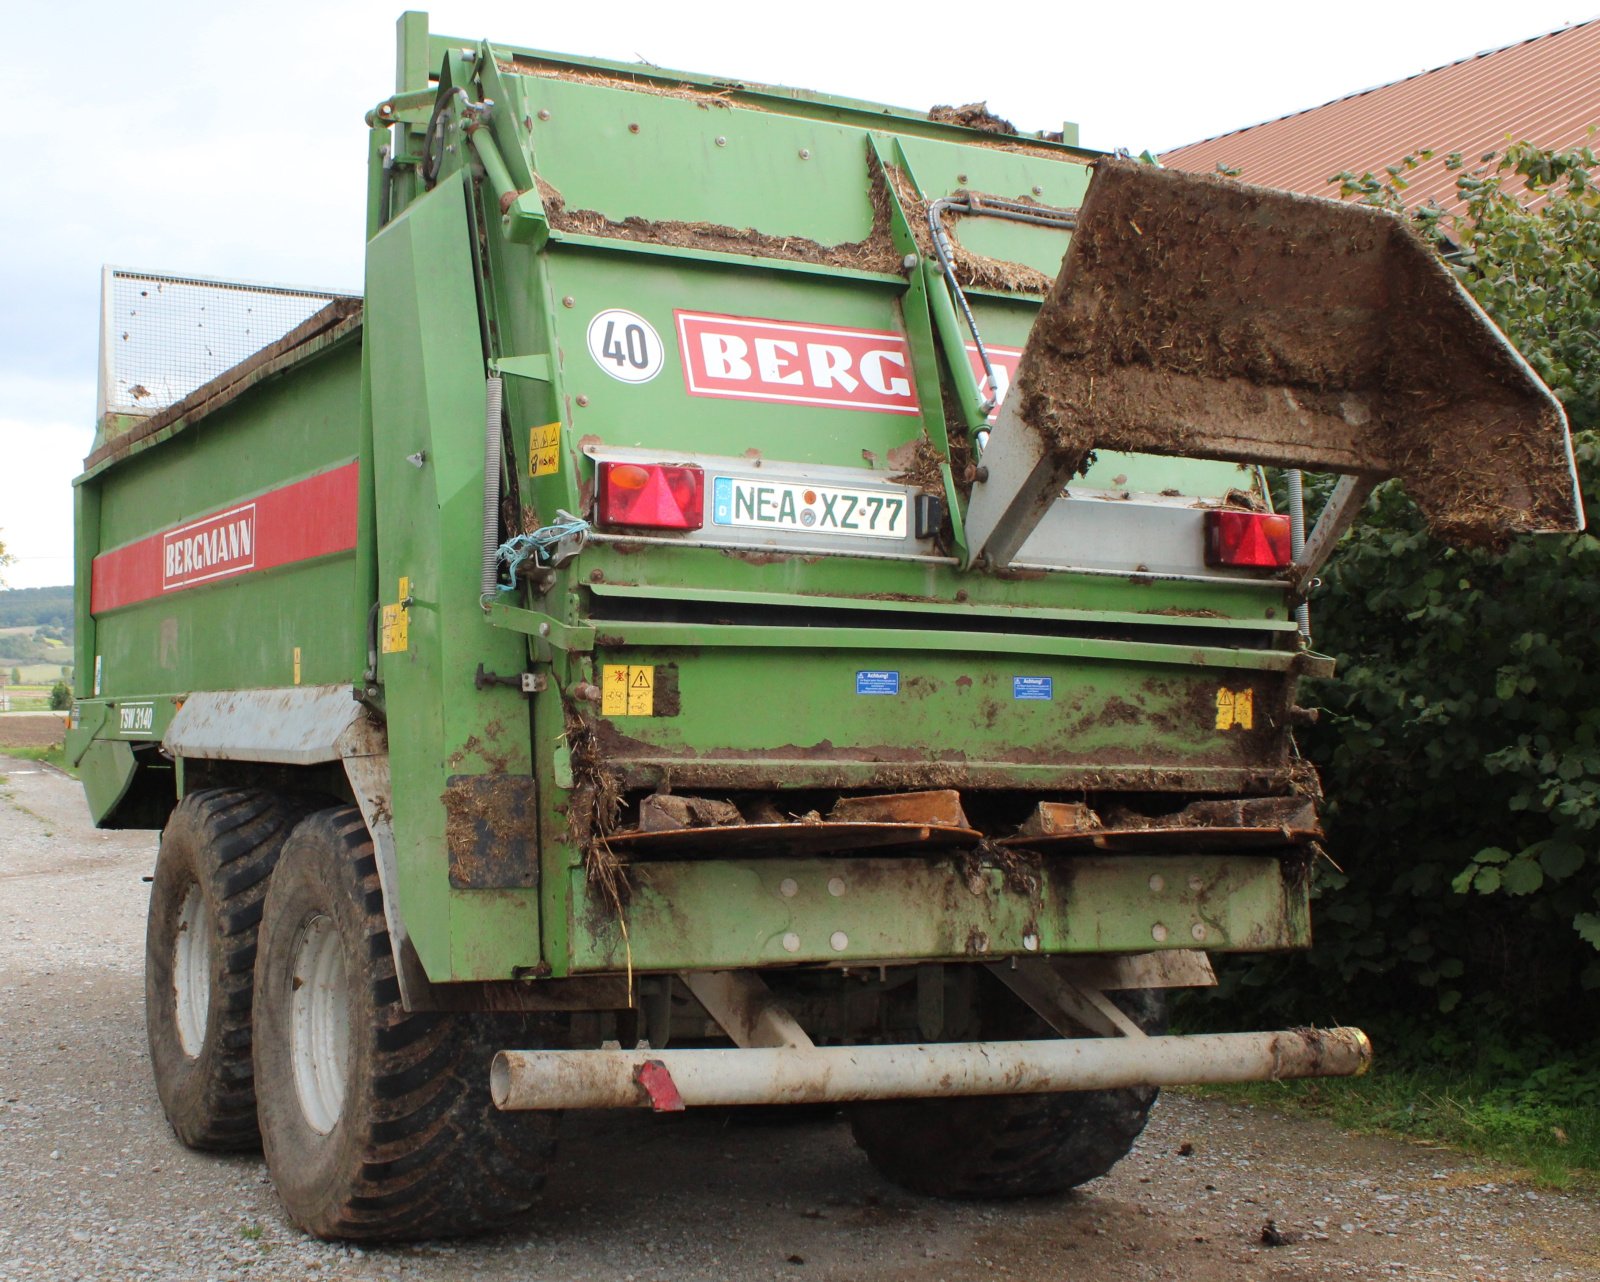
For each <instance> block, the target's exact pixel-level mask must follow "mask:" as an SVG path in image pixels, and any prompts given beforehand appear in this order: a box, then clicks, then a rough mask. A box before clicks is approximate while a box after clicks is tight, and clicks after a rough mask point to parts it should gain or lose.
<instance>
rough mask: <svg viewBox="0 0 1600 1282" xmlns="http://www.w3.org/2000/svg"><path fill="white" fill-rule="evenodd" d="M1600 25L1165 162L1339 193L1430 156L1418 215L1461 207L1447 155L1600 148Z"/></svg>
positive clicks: (1417, 190) (1416, 192) (1175, 154)
mask: <svg viewBox="0 0 1600 1282" xmlns="http://www.w3.org/2000/svg"><path fill="white" fill-rule="evenodd" d="M1595 126H1600V18H1597V19H1594V20H1593V21H1590V22H1582V23H1578V24H1576V25H1574V26H1570V27H1563V28H1562V29H1561V30H1560V31H1554V32H1551V33H1549V34H1548V35H1542V36H1536V37H1534V38H1533V39H1531V40H1524V41H1522V42H1520V43H1519V44H1514V45H1507V46H1506V47H1505V48H1503V49H1492V50H1490V51H1488V52H1486V53H1480V54H1476V55H1474V56H1473V57H1470V58H1463V59H1461V60H1460V61H1459V62H1452V63H1450V64H1449V65H1447V66H1443V67H1438V68H1436V69H1434V70H1432V71H1424V72H1421V73H1419V74H1417V75H1415V76H1411V77H1408V78H1407V79H1405V80H1397V81H1395V82H1394V83H1393V84H1387V85H1380V86H1378V87H1377V88H1375V89H1367V90H1363V91H1362V92H1361V93H1355V94H1351V95H1349V96H1348V97H1345V98H1337V99H1335V100H1334V101H1333V102H1330V103H1326V104H1324V105H1323V106H1320V107H1312V108H1309V109H1308V110H1306V111H1300V112H1296V113H1295V114H1294V115H1291V116H1283V117H1281V118H1280V119H1277V120H1269V121H1267V122H1266V123H1264V124H1259V125H1251V126H1250V127H1249V128H1246V129H1236V130H1234V131H1233V132H1232V133H1227V134H1222V135H1221V136H1219V137H1216V138H1207V139H1205V140H1204V141H1203V142H1194V143H1189V144H1188V145H1187V146H1183V147H1177V148H1174V149H1173V150H1172V151H1169V152H1167V153H1165V154H1164V155H1163V156H1162V157H1161V161H1162V163H1163V164H1165V165H1167V166H1169V167H1171V168H1174V169H1187V170H1189V171H1191V172H1196V173H1210V172H1213V171H1214V170H1215V169H1216V168H1217V167H1218V166H1219V165H1221V166H1224V167H1226V168H1228V169H1237V170H1239V171H1240V172H1239V177H1240V178H1241V179H1243V180H1244V181H1245V182H1251V183H1259V184H1261V185H1263V186H1267V187H1285V188H1288V189H1289V190H1291V191H1300V192H1307V193H1309V194H1311V195H1316V196H1337V195H1338V194H1339V193H1338V189H1337V187H1335V186H1333V185H1331V184H1330V183H1329V182H1328V179H1330V178H1331V177H1333V175H1335V174H1337V173H1340V172H1341V171H1344V170H1349V171H1350V172H1352V173H1356V174H1361V173H1366V172H1371V173H1381V172H1382V171H1383V169H1384V168H1385V167H1386V166H1388V165H1392V164H1394V163H1395V162H1396V161H1398V160H1399V159H1400V158H1401V157H1402V156H1405V155H1408V154H1413V155H1414V154H1416V153H1417V152H1418V151H1420V150H1422V149H1425V148H1428V149H1432V150H1433V152H1434V158H1433V159H1432V160H1429V161H1425V162H1423V164H1422V165H1421V167H1420V168H1418V169H1416V170H1413V171H1412V172H1411V173H1409V174H1407V175H1406V181H1407V183H1408V184H1409V187H1408V189H1407V191H1406V192H1405V201H1406V204H1407V205H1408V206H1412V207H1415V206H1417V205H1420V204H1423V203H1425V202H1426V201H1428V200H1433V201H1435V202H1436V203H1438V204H1440V205H1443V206H1444V207H1445V208H1447V209H1448V208H1451V207H1453V206H1454V205H1455V204H1456V203H1457V201H1456V185H1455V180H1456V175H1455V173H1453V172H1452V171H1450V170H1448V169H1446V168H1445V164H1444V158H1445V157H1446V156H1447V155H1449V153H1451V152H1460V153H1461V154H1462V155H1463V156H1465V157H1466V158H1467V159H1468V161H1469V162H1472V161H1476V160H1477V158H1478V157H1479V156H1480V155H1482V154H1483V153H1484V152H1487V151H1497V150H1500V149H1501V148H1503V147H1504V146H1505V145H1506V143H1507V142H1509V141H1524V140H1525V141H1528V142H1532V143H1535V144H1537V145H1538V146H1540V147H1546V148H1570V147H1579V146H1583V145H1585V144H1588V145H1595V144H1596V143H1600V138H1596V137H1593V136H1591V130H1592V128H1593V127H1595Z"/></svg>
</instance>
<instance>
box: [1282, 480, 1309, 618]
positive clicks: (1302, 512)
mask: <svg viewBox="0 0 1600 1282" xmlns="http://www.w3.org/2000/svg"><path fill="white" fill-rule="evenodd" d="M1284 476H1285V477H1286V478H1287V480H1288V482H1289V554H1290V559H1291V560H1293V561H1299V560H1301V559H1302V558H1303V557H1304V555H1305V550H1306V489H1305V473H1304V472H1302V471H1301V470H1300V469H1299V468H1297V467H1291V468H1290V469H1289V470H1288V471H1287V472H1285V473H1284ZM1294 618H1295V622H1296V623H1298V624H1299V625H1300V636H1301V638H1302V639H1303V640H1305V641H1310V640H1311V607H1310V605H1308V604H1307V603H1306V602H1305V601H1301V602H1300V604H1299V605H1297V606H1295V608H1294Z"/></svg>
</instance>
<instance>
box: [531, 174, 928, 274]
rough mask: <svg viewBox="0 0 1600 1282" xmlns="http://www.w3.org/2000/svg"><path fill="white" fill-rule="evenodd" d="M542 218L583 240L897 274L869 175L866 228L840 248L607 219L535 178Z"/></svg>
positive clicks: (699, 225)
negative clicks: (572, 203) (576, 205)
mask: <svg viewBox="0 0 1600 1282" xmlns="http://www.w3.org/2000/svg"><path fill="white" fill-rule="evenodd" d="M536 181H537V183H538V189H539V197H540V199H541V200H542V201H543V202H544V207H545V215H546V217H547V218H548V219H549V220H550V226H551V227H553V228H555V229H556V230H557V231H566V232H575V233H577V234H579V235H583V236H609V237H614V238H617V239H620V240H636V241H641V242H644V243H646V244H651V245H673V246H676V247H678V248H680V249H709V250H713V251H716V252H719V253H724V254H747V255H750V256H751V257H755V258H783V259H794V260H798V261H800V262H807V263H819V264H821V265H823V266H826V267H843V268H846V269H849V270H852V271H864V272H878V273H880V274H883V275H894V274H897V273H898V272H899V271H900V270H901V267H900V255H899V254H897V253H896V252H895V248H894V242H893V241H892V240H891V239H890V236H889V207H888V197H887V193H886V192H885V191H884V190H883V182H882V178H881V177H880V176H879V175H877V174H874V175H873V179H872V187H871V190H870V193H869V194H870V198H871V201H872V230H871V231H870V232H869V233H868V234H867V236H866V238H865V239H863V240H858V241H849V242H846V243H845V244H842V245H823V244H819V243H818V242H817V241H814V240H810V239H808V238H807V237H805V236H774V235H770V234H768V233H766V232H760V231H756V230H755V229H754V228H753V227H730V226H727V225H725V224H722V223H703V222H673V221H670V220H655V219H648V218H638V217H629V218H624V219H621V220H617V219H612V218H607V217H606V216H605V215H604V214H602V213H599V212H598V211H596V210H593V209H568V208H567V207H566V200H565V199H564V198H563V197H562V195H561V193H560V192H559V191H557V190H556V189H555V188H554V187H552V186H551V185H550V184H549V183H547V182H545V181H544V180H543V179H542V178H537V179H536Z"/></svg>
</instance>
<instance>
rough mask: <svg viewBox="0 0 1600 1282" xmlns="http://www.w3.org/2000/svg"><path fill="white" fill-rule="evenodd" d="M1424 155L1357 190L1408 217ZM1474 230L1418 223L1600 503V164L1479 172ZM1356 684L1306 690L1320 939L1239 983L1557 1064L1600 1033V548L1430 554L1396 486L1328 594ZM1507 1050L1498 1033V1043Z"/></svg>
mask: <svg viewBox="0 0 1600 1282" xmlns="http://www.w3.org/2000/svg"><path fill="white" fill-rule="evenodd" d="M1417 163H1419V161H1418V159H1417V158H1415V157H1407V158H1405V159H1404V160H1403V161H1401V162H1400V163H1399V164H1397V165H1395V166H1392V167H1391V168H1390V169H1389V170H1388V171H1387V172H1386V173H1385V174H1383V175H1378V176H1375V175H1372V174H1367V175H1363V176H1362V177H1360V178H1357V177H1355V176H1353V175H1350V174H1345V175H1341V176H1340V181H1341V184H1342V188H1343V191H1344V193H1345V194H1346V195H1347V196H1355V197H1358V198H1361V199H1365V200H1368V201H1370V202H1372V203H1376V204H1385V205H1389V206H1391V207H1393V206H1396V205H1397V204H1398V202H1399V194H1400V191H1401V190H1402V189H1403V187H1404V182H1405V174H1406V173H1407V172H1408V171H1409V169H1411V168H1414V167H1415V165H1416V164H1417ZM1450 163H1451V164H1452V165H1454V166H1455V167H1456V168H1457V169H1459V170H1460V173H1459V176H1458V187H1459V191H1460V194H1461V196H1462V198H1463V200H1464V202H1465V207H1464V209H1463V210H1462V212H1461V213H1460V214H1458V215H1453V214H1446V213H1444V212H1442V211H1440V210H1439V209H1437V208H1429V209H1425V210H1423V211H1422V212H1421V213H1420V214H1418V215H1415V216H1414V218H1415V222H1416V224H1417V226H1418V227H1419V230H1420V231H1421V232H1422V233H1423V234H1424V235H1425V236H1427V237H1429V238H1431V240H1432V241H1433V243H1435V244H1436V245H1437V246H1438V247H1439V249H1440V251H1441V252H1442V253H1444V255H1445V257H1446V261H1447V262H1448V263H1449V264H1450V265H1451V267H1452V269H1453V270H1454V271H1455V272H1456V274H1457V276H1458V278H1459V279H1460V280H1461V281H1462V283H1463V284H1464V285H1465V286H1466V288H1467V289H1468V290H1469V291H1470V292H1471V293H1472V294H1473V296H1474V297H1475V298H1476V299H1477V300H1478V302H1479V303H1480V305H1481V306H1483V308H1484V309H1485V310H1486V311H1487V312H1488V313H1489V314H1490V315H1491V316H1492V317H1493V318H1494V319H1495V320H1496V321H1497V323H1498V324H1499V325H1500V326H1501V328H1502V329H1503V330H1505V332H1506V333H1507V335H1508V336H1509V337H1510V338H1511V339H1512V341H1513V342H1514V343H1515V344H1516V345H1517V346H1518V347H1519V349H1520V350H1521V351H1522V353H1523V354H1524V356H1525V357H1526V358H1527V359H1528V361H1529V363H1530V364H1531V365H1532V366H1533V367H1534V369H1535V370H1537V371H1538V373H1539V374H1540V375H1541V377H1543V378H1544V380H1545V381H1546V382H1547V383H1548V384H1549V385H1550V387H1551V388H1552V389H1553V390H1554V392H1555V393H1556V395H1557V396H1558V397H1559V398H1560V399H1561V401H1562V402H1563V403H1564V405H1565V406H1566V409H1567V412H1568V415H1569V417H1570V419H1571V423H1572V427H1573V429H1574V442H1575V448H1576V454H1577V467H1578V473H1579V477H1580V481H1581V487H1582V490H1583V495H1584V501H1585V504H1586V506H1587V507H1588V509H1589V510H1590V511H1600V508H1597V507H1596V500H1597V498H1600V192H1597V189H1596V187H1595V185H1594V182H1593V180H1592V179H1591V178H1590V176H1589V171H1590V169H1591V168H1593V167H1594V166H1595V164H1596V158H1595V156H1594V154H1593V153H1592V152H1591V151H1589V150H1588V149H1581V150H1578V151H1574V152H1566V153H1553V152H1545V151H1541V150H1539V149H1537V148H1533V147H1530V146H1527V145H1523V144H1519V145H1516V146H1513V147H1511V148H1509V149H1508V150H1507V151H1506V152H1505V153H1504V154H1503V155H1498V156H1496V155H1490V156H1486V157H1483V158H1482V159H1481V162H1480V164H1479V165H1478V166H1477V167H1474V168H1469V167H1468V166H1467V165H1466V164H1464V163H1463V162H1462V161H1461V160H1460V158H1459V157H1452V158H1450ZM1312 613H1313V619H1314V622H1315V627H1316V638H1315V639H1316V643H1317V648H1318V649H1320V650H1324V651H1326V652H1328V653H1330V654H1333V655H1334V656H1336V657H1337V659H1338V661H1339V675H1338V676H1337V677H1335V678H1334V679H1332V680H1331V681H1328V682H1320V683H1316V684H1315V685H1313V686H1311V687H1309V688H1308V690H1307V692H1306V695H1305V696H1303V701H1306V700H1311V701H1315V702H1318V703H1320V705H1321V706H1322V708H1323V709H1324V715H1323V717H1322V720H1321V722H1320V723H1319V724H1318V725H1317V726H1315V727H1312V728H1311V729H1310V730H1309V731H1307V732H1306V733H1305V734H1303V735H1302V737H1301V742H1302V746H1303V748H1304V750H1305V751H1306V753H1307V755H1309V756H1310V757H1311V758H1312V759H1313V760H1314V761H1316V762H1317V764H1318V766H1319V768H1320V769H1321V770H1322V773H1323V780H1324V785H1325V788H1326V791H1327V794H1328V798H1329V802H1328V807H1327V824H1328V829H1329V842H1328V846H1329V850H1330V852H1331V854H1332V857H1333V858H1334V859H1335V860H1337V861H1338V869H1337V870H1335V869H1334V868H1333V867H1330V866H1328V865H1324V867H1323V870H1322V874H1321V877H1320V882H1321V885H1320V889H1319V892H1318V893H1319V898H1320V900H1321V902H1320V903H1319V905H1318V910H1317V946H1316V948H1315V949H1314V950H1313V951H1312V953H1310V954H1309V955H1307V956H1305V957H1303V958H1299V959H1291V960H1287V961H1285V960H1277V959H1264V960H1262V961H1258V962H1256V963H1253V964H1248V965H1247V966H1245V967H1244V968H1242V969H1238V970H1235V971H1233V972H1232V973H1231V974H1230V975H1229V976H1228V977H1227V984H1226V988H1227V989H1228V991H1230V992H1232V993H1233V994H1234V995H1235V996H1238V997H1244V998H1246V999H1247V1000H1248V1004H1249V1005H1250V1006H1251V1007H1252V1008H1253V1009H1254V1010H1255V1011H1257V1012H1259V1011H1260V1009H1261V1008H1262V1007H1266V1008H1269V1009H1272V1010H1273V1011H1274V1013H1278V1014H1282V1015H1290V1016H1291V1017H1295V1018H1305V1017H1315V1018H1319V1019H1320V1018H1325V1017H1327V1018H1332V1017H1335V1016H1336V1017H1337V1018H1341V1019H1343V1018H1351V1019H1354V1018H1361V1019H1371V1018H1373V1017H1374V1016H1376V1017H1377V1019H1378V1020H1379V1021H1382V1020H1383V1019H1384V1018H1386V1017H1387V1018H1390V1019H1394V1018H1396V1017H1398V1018H1399V1019H1404V1018H1406V1017H1414V1016H1415V1015H1417V1014H1419V1013H1426V1012H1430V1011H1431V1012H1437V1016H1436V1018H1435V1019H1434V1020H1433V1021H1432V1026H1434V1027H1439V1028H1454V1029H1457V1030H1468V1031H1470V1033H1471V1035H1470V1036H1467V1037H1466V1038H1465V1039H1464V1041H1465V1044H1467V1045H1473V1044H1479V1045H1481V1044H1483V1042H1484V1040H1485V1039H1484V1036H1483V1035H1484V1033H1485V1031H1486V1028H1487V1029H1493V1030H1498V1032H1499V1033H1501V1034H1503V1035H1504V1036H1506V1037H1509V1038H1511V1039H1513V1040H1517V1041H1521V1040H1524V1039H1526V1038H1528V1037H1533V1036H1541V1035H1542V1036H1545V1037H1547V1038H1549V1039H1551V1043H1552V1044H1553V1045H1554V1046H1556V1047H1557V1048H1559V1047H1560V1046H1562V1045H1567V1046H1571V1045H1573V1044H1575V1043H1577V1042H1578V1041H1581V1040H1584V1039H1587V1038H1588V1037H1590V1036H1591V1029H1592V1028H1593V1027H1594V1026H1595V1019H1596V1016H1600V951H1597V949H1600V675H1597V674H1600V629H1597V628H1596V621H1597V620H1600V541H1597V540H1596V538H1595V537H1594V535H1593V534H1590V533H1583V534H1578V535H1570V536H1540V537H1534V538H1525V539H1519V540H1517V541H1516V542H1515V543H1513V545H1512V546H1511V547H1510V548H1509V550H1508V551H1507V552H1506V553H1505V554H1504V555H1503V556H1501V557H1498V558H1496V557H1492V556H1489V555H1487V554H1485V553H1481V552H1471V551H1461V550H1458V549H1454V548H1450V547H1447V546H1445V545H1444V544H1442V543H1440V542H1438V541H1436V540H1435V539H1433V538H1432V537H1431V536H1430V535H1429V534H1428V533H1427V531H1426V529H1425V528H1424V526H1423V523H1422V521H1421V519H1420V518H1419V516H1418V514H1417V512H1416V509H1415V508H1414V507H1413V505H1412V504H1411V502H1410V500H1408V499H1407V498H1406V496H1405V494H1404V493H1403V491H1402V490H1401V489H1400V488H1399V487H1398V486H1397V485H1395V484H1394V483H1389V484H1386V485H1384V486H1381V487H1380V488H1379V489H1378V491H1377V492H1376V493H1375V494H1374V495H1373V497H1372V499H1371V500H1370V501H1369V503H1368V506H1367V509H1366V511H1365V513H1364V516H1363V519H1362V520H1361V521H1360V522H1359V523H1358V524H1357V526H1356V527H1355V528H1354V529H1353V530H1352V531H1351V532H1350V534H1349V535H1347V536H1346V538H1345V540H1344V541H1343V542H1342V543H1341V545H1340V547H1339V549H1338V551H1337V554H1336V555H1335V557H1334V558H1333V560H1332V561H1331V562H1330V564H1329V566H1328V568H1327V570H1326V571H1325V572H1324V574H1323V586H1322V588H1321V590H1320V592H1319V593H1318V594H1317V596H1316V597H1315V598H1314V600H1313V606H1312ZM1490 1040H1492V1039H1490Z"/></svg>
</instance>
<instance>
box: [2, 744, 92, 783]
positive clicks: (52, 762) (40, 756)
mask: <svg viewBox="0 0 1600 1282" xmlns="http://www.w3.org/2000/svg"><path fill="white" fill-rule="evenodd" d="M0 757H20V758H21V759H22V760H24V761H42V762H43V763H44V764H45V765H47V766H55V767H56V769H58V770H65V771H66V772H67V773H68V774H69V775H72V776H74V777H76V776H77V773H78V772H77V771H76V770H74V769H73V768H72V767H71V766H69V765H68V764H67V754H66V748H65V747H64V746H63V745H62V744H59V743H52V744H49V745H47V746H45V747H40V748H24V747H15V748H0Z"/></svg>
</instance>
